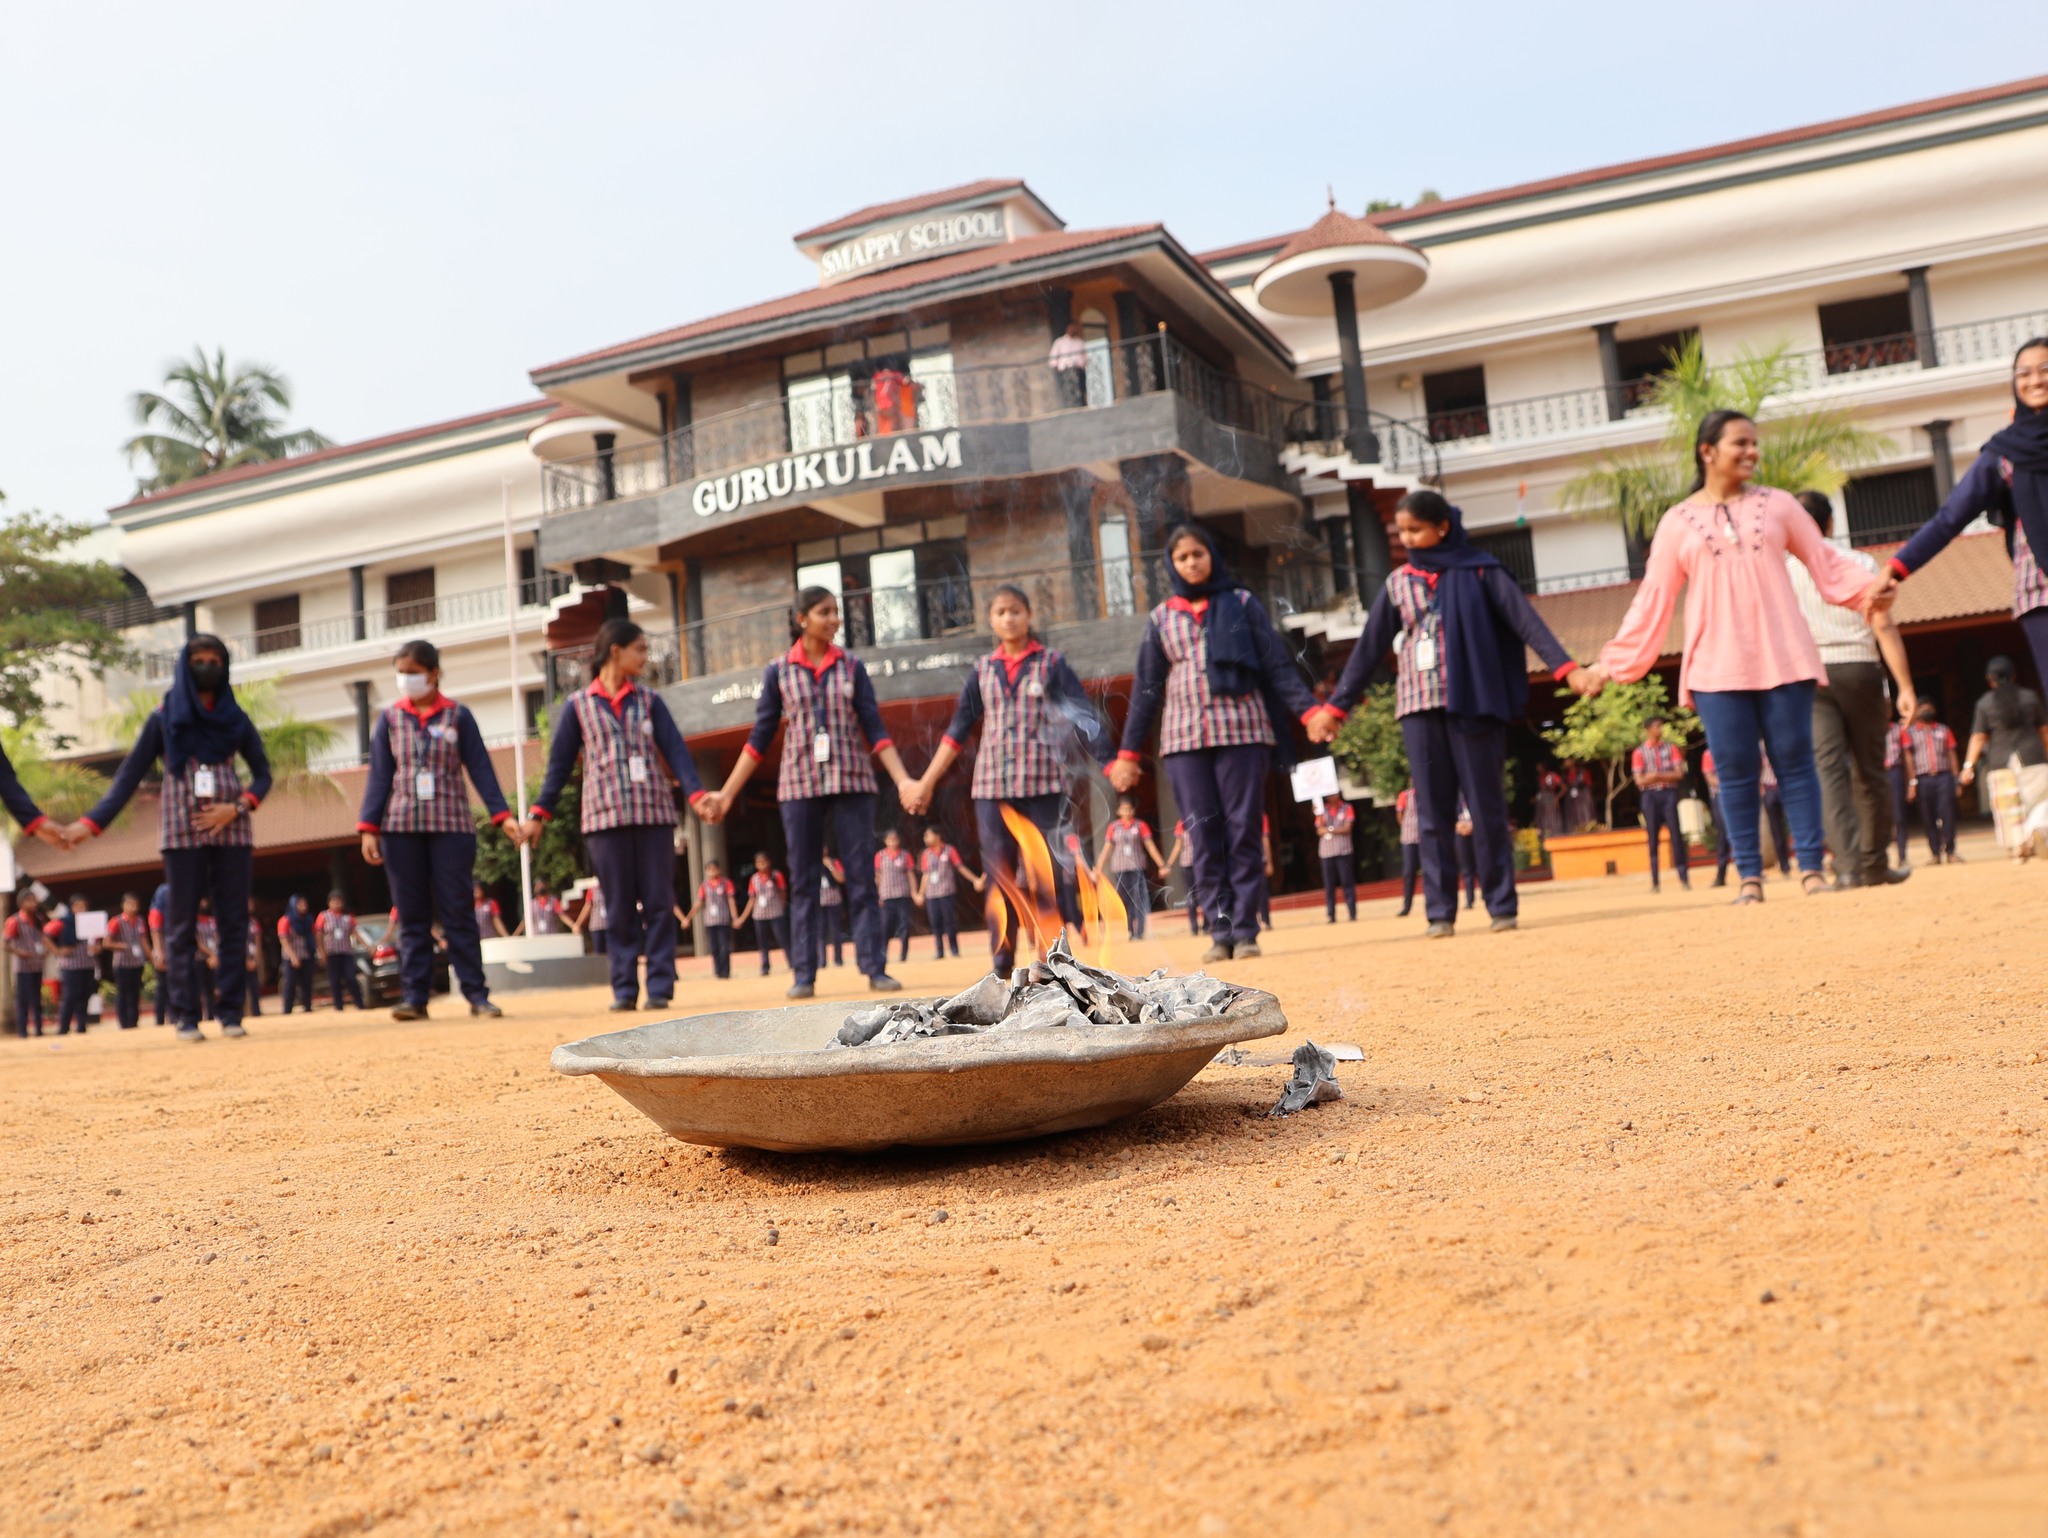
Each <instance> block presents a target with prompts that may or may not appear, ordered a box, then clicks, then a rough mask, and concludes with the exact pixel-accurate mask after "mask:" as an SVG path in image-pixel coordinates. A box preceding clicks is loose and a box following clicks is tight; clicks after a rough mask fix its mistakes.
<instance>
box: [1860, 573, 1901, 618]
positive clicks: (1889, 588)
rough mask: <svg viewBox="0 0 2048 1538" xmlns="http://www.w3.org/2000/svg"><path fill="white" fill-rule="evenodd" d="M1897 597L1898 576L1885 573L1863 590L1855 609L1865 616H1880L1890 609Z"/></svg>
mask: <svg viewBox="0 0 2048 1538" xmlns="http://www.w3.org/2000/svg"><path fill="white" fill-rule="evenodd" d="M1898 596H1899V578H1898V574H1897V573H1895V572H1892V571H1886V572H1884V573H1883V574H1882V575H1880V576H1878V577H1877V578H1876V579H1875V580H1874V581H1872V583H1871V584H1870V586H1869V587H1867V588H1865V589H1864V590H1863V596H1862V598H1860V599H1858V600H1857V603H1856V607H1857V608H1859V609H1861V610H1862V611H1863V612H1864V613H1865V614H1882V613H1884V612H1885V611H1886V610H1888V609H1889V608H1891V606H1892V604H1893V603H1894V602H1895V601H1897V599H1898Z"/></svg>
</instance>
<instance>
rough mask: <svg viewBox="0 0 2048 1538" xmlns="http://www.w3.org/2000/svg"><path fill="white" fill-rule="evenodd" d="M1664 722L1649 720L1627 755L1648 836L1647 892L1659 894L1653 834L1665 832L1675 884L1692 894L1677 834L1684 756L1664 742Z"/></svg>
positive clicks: (1682, 839)
mask: <svg viewBox="0 0 2048 1538" xmlns="http://www.w3.org/2000/svg"><path fill="white" fill-rule="evenodd" d="M1664 725H1665V723H1664V718H1663V717H1662V716H1652V717H1650V719H1649V720H1647V721H1645V722H1644V723H1643V741H1642V745H1641V746H1640V747H1638V748H1637V749H1636V750H1635V752H1634V753H1632V754H1630V755H1629V771H1630V773H1631V774H1632V775H1633V776H1634V778H1635V782H1636V790H1637V792H1638V793H1639V794H1640V795H1641V797H1642V804H1643V828H1644V831H1645V832H1647V833H1648V834H1649V836H1650V890H1651V891H1653V892H1656V891H1661V890H1662V888H1661V887H1660V886H1659V884H1658V881H1657V834H1658V833H1659V831H1668V833H1669V836H1670V840H1671V868H1672V870H1673V871H1675V872H1676V873H1677V875H1678V884H1679V885H1680V886H1682V887H1684V888H1685V889H1686V890H1687V891H1688V892H1689V891H1691V890H1692V875H1691V873H1690V872H1689V871H1688V870H1687V868H1686V860H1687V858H1688V857H1687V855H1686V849H1685V835H1684V834H1683V833H1681V832H1679V830H1678V788H1679V786H1681V785H1683V784H1684V783H1685V754H1684V752H1682V751H1681V750H1680V749H1679V747H1678V746H1677V744H1675V743H1671V742H1666V741H1665V740H1664Z"/></svg>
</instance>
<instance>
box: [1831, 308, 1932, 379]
mask: <svg viewBox="0 0 2048 1538" xmlns="http://www.w3.org/2000/svg"><path fill="white" fill-rule="evenodd" d="M1820 340H1821V346H1822V348H1823V349H1825V351H1824V353H1823V356H1824V357H1825V358H1826V359H1827V365H1828V372H1829V373H1830V374H1853V373H1856V372H1858V371H1859V370H1862V369H1867V368H1889V367H1892V366H1894V365H1896V364H1900V363H1917V362H1918V361H1919V359H1920V350H1919V348H1917V347H1916V346H1914V338H1913V309H1912V306H1911V304H1910V303H1909V302H1908V301H1907V299H1906V292H1905V290H1904V289H1901V290H1899V292H1897V293H1896V294H1874V295H1872V296H1871V297H1870V298H1868V299H1845V300H1843V301H1842V302H1841V303H1840V304H1824V305H1822V306H1821V307H1820Z"/></svg>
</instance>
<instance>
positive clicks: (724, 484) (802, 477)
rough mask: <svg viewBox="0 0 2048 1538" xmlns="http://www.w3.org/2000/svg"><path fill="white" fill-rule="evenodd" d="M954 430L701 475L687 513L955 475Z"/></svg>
mask: <svg viewBox="0 0 2048 1538" xmlns="http://www.w3.org/2000/svg"><path fill="white" fill-rule="evenodd" d="M960 468H961V460H960V431H959V429H958V428H949V429H948V430H946V431H945V432H942V433H902V434H899V435H896V436H893V437H889V438H863V439H861V440H860V441H859V442H858V443H853V444H848V445H847V446H845V447H843V448H836V449H818V450H814V451H812V452H810V453H805V454H785V455H784V456H783V457H782V458H780V459H775V460H770V461H769V462H768V463H767V464H765V465H748V466H747V467H746V468H745V469H743V470H734V471H732V472H731V473H730V474H727V475H707V476H705V477H704V479H702V480H701V481H699V482H697V484H696V485H694V486H692V487H691V488H690V510H691V511H692V512H694V513H695V514H696V515H697V516H698V517H699V518H710V517H713V516H715V515H717V514H719V513H736V512H738V511H739V510H740V509H741V508H743V507H752V506H754V505H755V504H756V503H759V502H780V501H783V500H785V499H790V498H801V497H803V496H805V495H806V494H810V493H815V494H817V495H820V496H829V495H832V494H834V493H836V492H839V491H840V490H841V488H861V487H869V486H871V487H872V488H873V489H875V490H879V489H881V488H880V486H879V485H876V484H875V483H878V482H879V483H886V482H888V481H891V480H895V479H898V478H900V477H902V476H905V475H921V474H923V473H925V472H926V471H929V470H958V469H960Z"/></svg>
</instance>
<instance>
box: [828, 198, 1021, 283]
mask: <svg viewBox="0 0 2048 1538" xmlns="http://www.w3.org/2000/svg"><path fill="white" fill-rule="evenodd" d="M1008 234H1009V232H1008V229H1007V227H1006V226H1005V224H1004V220H1003V211H1002V210H1001V209H1000V208H972V209H969V210H967V211H966V212H965V213H957V214H933V215H930V216H928V217H924V218H918V219H906V220H904V221H903V222H902V223H901V224H889V225H884V226H882V228H880V229H877V230H868V231H866V232H865V233H863V234H859V235H855V236H854V237H853V238H852V239H850V240H842V241H841V242H839V244H838V245H836V246H830V247H827V248H826V251H825V254H824V255H823V256H821V257H820V258H819V259H818V281H819V282H820V283H843V282H844V281H845V280H846V279H848V278H857V277H859V276H860V275H861V274H862V273H864V272H882V271H884V270H886V269H887V268H890V267H900V266H901V265H902V264H903V263H905V262H921V261H923V260H925V259H926V258H927V257H933V256H944V255H945V254H946V253H947V252H949V251H971V250H973V249H975V248H976V247H978V246H993V245H997V244H999V243H1001V242H1002V241H1003V240H1005V239H1007V238H1008Z"/></svg>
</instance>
